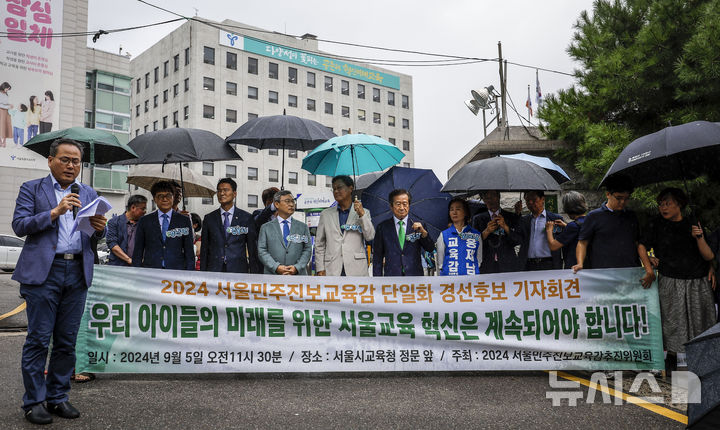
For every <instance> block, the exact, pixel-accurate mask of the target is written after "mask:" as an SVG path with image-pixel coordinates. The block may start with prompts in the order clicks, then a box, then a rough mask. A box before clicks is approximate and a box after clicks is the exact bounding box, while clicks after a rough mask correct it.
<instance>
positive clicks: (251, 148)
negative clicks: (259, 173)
mask: <svg viewBox="0 0 720 430" xmlns="http://www.w3.org/2000/svg"><path fill="white" fill-rule="evenodd" d="M248 119H249V118H248ZM247 152H252V153H253V154H257V153H258V149H257V148H253V147H252V146H248V147H247Z"/></svg>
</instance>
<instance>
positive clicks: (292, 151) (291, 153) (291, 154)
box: [287, 149, 297, 158]
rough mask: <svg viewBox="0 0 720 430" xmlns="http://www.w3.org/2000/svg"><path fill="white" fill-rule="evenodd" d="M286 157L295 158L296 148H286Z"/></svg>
mask: <svg viewBox="0 0 720 430" xmlns="http://www.w3.org/2000/svg"><path fill="white" fill-rule="evenodd" d="M287 154H288V158H297V149H288V152H287Z"/></svg>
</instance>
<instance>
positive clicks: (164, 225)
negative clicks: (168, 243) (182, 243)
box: [162, 214, 170, 242]
mask: <svg viewBox="0 0 720 430" xmlns="http://www.w3.org/2000/svg"><path fill="white" fill-rule="evenodd" d="M169 218H170V217H168V214H162V220H163V221H162V241H163V242H165V239H166V238H167V231H168V227H169V226H170V220H169Z"/></svg>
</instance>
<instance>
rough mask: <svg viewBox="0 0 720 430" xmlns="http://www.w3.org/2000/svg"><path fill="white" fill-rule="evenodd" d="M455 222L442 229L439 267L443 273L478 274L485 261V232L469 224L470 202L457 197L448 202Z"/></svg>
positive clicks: (442, 274) (439, 238)
mask: <svg viewBox="0 0 720 430" xmlns="http://www.w3.org/2000/svg"><path fill="white" fill-rule="evenodd" d="M448 216H449V218H450V221H451V223H452V225H451V226H450V227H449V228H447V229H446V230H444V231H443V232H442V233H440V236H438V240H437V242H436V243H435V248H436V249H437V260H438V261H437V267H439V268H440V275H441V276H458V275H477V274H479V273H480V263H481V262H482V233H480V232H479V231H477V230H475V229H474V228H472V227H470V226H469V225H468V221H470V205H469V204H468V202H467V200H465V199H463V198H461V197H455V198H453V199H452V200H450V204H449V205H448Z"/></svg>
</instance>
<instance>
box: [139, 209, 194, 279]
mask: <svg viewBox="0 0 720 430" xmlns="http://www.w3.org/2000/svg"><path fill="white" fill-rule="evenodd" d="M193 236H194V233H193V228H192V223H191V221H190V217H188V216H186V215H183V214H181V213H179V212H177V211H173V213H172V217H171V218H170V225H169V226H168V234H167V235H166V237H165V241H164V242H163V240H162V234H161V229H160V221H159V220H158V211H155V212H152V213H150V214H148V215H145V216H144V217H142V218H140V221H138V226H137V230H136V231H135V249H134V250H133V256H132V262H133V266H136V267H151V268H155V269H162V268H163V261H164V262H165V269H173V270H194V269H195V251H194V249H193Z"/></svg>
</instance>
